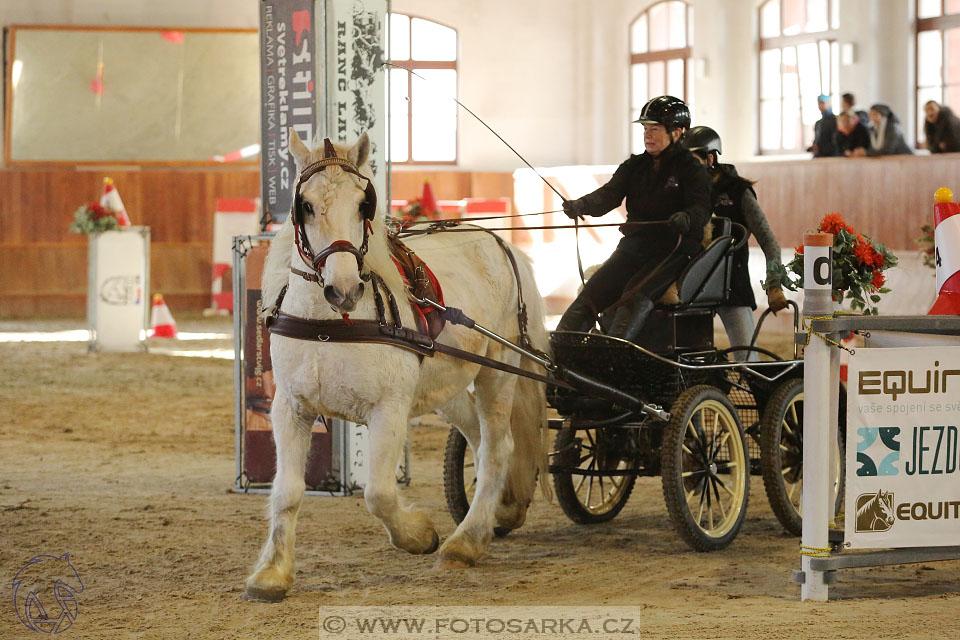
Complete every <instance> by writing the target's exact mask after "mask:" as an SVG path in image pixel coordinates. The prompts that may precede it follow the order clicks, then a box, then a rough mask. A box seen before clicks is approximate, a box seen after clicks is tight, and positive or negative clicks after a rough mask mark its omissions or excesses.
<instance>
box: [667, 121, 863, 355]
mask: <svg viewBox="0 0 960 640" xmlns="http://www.w3.org/2000/svg"><path fill="white" fill-rule="evenodd" d="M852 117H853V119H854V121H856V116H852ZM683 146H685V147H686V148H688V149H690V151H691V152H693V155H694V156H695V157H696V158H697V159H698V160H699V161H700V162H701V163H702V164H703V165H704V166H705V167H707V171H708V172H709V173H710V179H711V184H712V189H711V199H712V202H713V212H714V214H716V215H717V216H719V217H721V218H729V219H730V220H732V221H733V222H736V223H738V224H741V225H743V226H744V227H746V229H747V231H748V232H750V233H752V234H753V236H754V237H755V238H756V239H757V243H758V244H759V245H760V249H761V250H762V251H763V256H764V258H766V262H767V273H766V279H765V281H764V284H765V285H766V286H767V289H766V292H767V306H769V307H770V309H771V310H772V311H773V312H774V313H776V312H777V311H780V310H781V309H784V308H786V306H787V299H786V297H785V296H784V295H783V290H782V289H781V288H780V285H779V276H778V275H777V273H778V271H777V269H775V268H774V265H778V264H780V245H779V244H778V243H777V238H776V236H775V235H774V234H773V230H772V229H771V228H770V225H769V223H768V222H767V216H766V215H764V213H763V209H761V208H760V204H759V203H758V202H757V194H756V193H755V192H754V190H753V183H752V182H751V181H749V180H747V179H745V178H741V177H740V176H739V175H738V174H737V168H736V167H735V166H733V165H732V164H720V163H719V156H720V154H721V152H722V149H721V142H720V136H719V135H718V134H717V132H716V131H714V130H713V129H711V128H710V127H694V128H692V129H690V131H688V132H687V135H686V136H684V139H683ZM749 261H750V248H749V247H748V246H747V243H744V244H743V246H742V247H740V249H738V250H737V252H736V253H734V254H733V269H732V273H731V275H730V296H729V298H728V303H727V305H725V306H723V307H720V309H719V314H720V319H721V320H722V321H723V328H724V329H726V331H727V337H728V338H729V339H730V345H731V346H734V347H736V346H743V345H749V344H750V340H751V338H752V337H753V327H754V323H753V310H754V309H756V308H757V301H756V299H755V298H754V295H753V287H752V286H751V284H750V269H749ZM734 357H735V359H736V360H738V361H741V362H742V361H744V360H757V359H759V356H758V354H757V353H756V352H748V351H737V352H735V353H734Z"/></svg>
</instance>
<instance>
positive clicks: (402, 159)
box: [390, 13, 457, 164]
mask: <svg viewBox="0 0 960 640" xmlns="http://www.w3.org/2000/svg"><path fill="white" fill-rule="evenodd" d="M390 58H391V60H392V62H394V63H396V64H398V65H401V66H403V67H407V68H408V69H411V70H413V71H414V72H415V73H416V74H417V75H416V76H415V75H413V74H412V73H407V71H405V70H404V69H396V68H392V69H391V70H390V160H391V162H394V163H408V164H414V163H421V164H423V163H428V164H453V163H455V162H456V161H457V103H456V102H454V98H456V97H457V32H456V30H454V29H451V28H450V27H445V26H444V25H442V24H438V23H436V22H431V21H429V20H424V19H423V18H416V17H413V16H408V15H404V14H402V13H391V14H390ZM417 76H420V77H417Z"/></svg>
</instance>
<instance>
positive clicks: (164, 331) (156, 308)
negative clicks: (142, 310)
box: [150, 293, 177, 338]
mask: <svg viewBox="0 0 960 640" xmlns="http://www.w3.org/2000/svg"><path fill="white" fill-rule="evenodd" d="M150 336H151V337H153V338H176V337H177V323H176V322H174V321H173V314H172V313H170V309H169V308H167V303H166V302H164V301H163V294H160V293H155V294H153V310H152V311H151V312H150Z"/></svg>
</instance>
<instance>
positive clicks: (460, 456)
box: [443, 427, 511, 538]
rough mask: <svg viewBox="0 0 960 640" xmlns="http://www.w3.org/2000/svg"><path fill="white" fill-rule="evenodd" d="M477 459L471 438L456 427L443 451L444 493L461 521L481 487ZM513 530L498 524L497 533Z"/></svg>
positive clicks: (459, 521)
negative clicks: (468, 439)
mask: <svg viewBox="0 0 960 640" xmlns="http://www.w3.org/2000/svg"><path fill="white" fill-rule="evenodd" d="M475 460H476V458H475V457H474V455H473V449H471V448H470V444H469V443H468V442H467V439H466V438H464V437H463V434H462V433H460V431H459V430H458V429H457V428H456V427H451V428H450V433H449V435H447V448H446V450H445V451H444V454H443V492H444V494H445V495H446V498H447V509H448V510H449V511H450V515H451V516H453V521H454V522H456V523H457V524H460V523H461V522H463V519H464V518H466V517H467V511H469V510H470V503H471V502H472V501H473V494H474V492H475V491H476V490H477V465H476V462H475ZM510 531H511V530H510V529H508V528H506V527H494V528H493V535H495V536H497V537H498V538H502V537H503V536H505V535H507V534H508V533H510Z"/></svg>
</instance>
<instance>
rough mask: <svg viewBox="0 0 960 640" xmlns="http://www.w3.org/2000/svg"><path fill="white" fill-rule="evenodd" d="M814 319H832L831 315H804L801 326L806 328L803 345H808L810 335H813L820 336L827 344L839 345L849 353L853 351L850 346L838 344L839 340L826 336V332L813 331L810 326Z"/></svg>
mask: <svg viewBox="0 0 960 640" xmlns="http://www.w3.org/2000/svg"><path fill="white" fill-rule="evenodd" d="M814 320H833V316H804V317H803V328H804V329H806V331H807V339H806V340H805V341H804V343H803V346H805V347H806V346H808V345H809V344H810V336H812V335H813V336H817V337H818V338H820V339H821V340H823V341H824V342H826V343H827V344H832V345H833V346H835V347H839V348H841V349H843V350H844V351H849V352H850V353H851V354H852V353H853V352H854V351H853V349H851V348H849V347H845V346H843V345H842V344H840V343H839V342H837V341H836V340H834V339H833V338H830V337H829V336H827V335H826V334H824V333H820V332H819V331H814V330H813V329H811V327H812V326H813V321H814ZM808 321H809V322H808Z"/></svg>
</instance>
